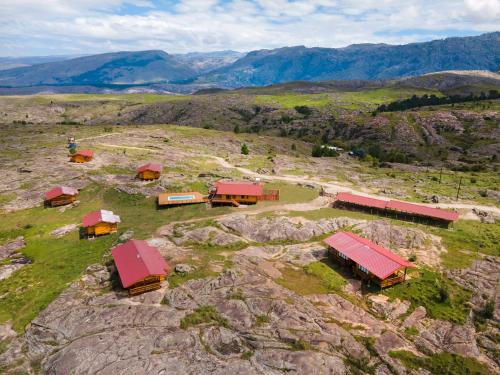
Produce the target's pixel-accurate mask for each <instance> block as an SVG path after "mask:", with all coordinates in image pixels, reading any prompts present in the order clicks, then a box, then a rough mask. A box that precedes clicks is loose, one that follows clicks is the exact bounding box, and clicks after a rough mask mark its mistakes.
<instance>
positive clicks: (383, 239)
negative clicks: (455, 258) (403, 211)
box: [356, 220, 445, 267]
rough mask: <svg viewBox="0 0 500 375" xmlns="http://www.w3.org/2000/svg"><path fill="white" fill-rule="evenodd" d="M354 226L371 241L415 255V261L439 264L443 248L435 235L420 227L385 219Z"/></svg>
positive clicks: (404, 254) (407, 255)
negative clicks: (401, 224)
mask: <svg viewBox="0 0 500 375" xmlns="http://www.w3.org/2000/svg"><path fill="white" fill-rule="evenodd" d="M356 227H357V228H359V229H360V230H361V231H362V233H363V235H364V236H365V237H367V238H369V239H370V240H372V241H373V242H375V243H378V244H380V245H382V246H385V247H387V248H390V249H393V250H394V251H395V252H397V253H399V254H400V255H402V256H404V257H406V258H409V257H410V256H416V262H417V263H420V264H424V265H426V266H432V267H438V266H439V265H440V254H441V252H443V251H445V250H444V249H443V247H442V245H441V239H440V238H439V237H437V236H433V235H430V234H426V233H424V232H423V231H422V230H420V229H415V228H411V227H405V226H399V225H392V223H391V222H390V221H386V220H373V221H368V222H363V223H361V224H359V225H357V226H356Z"/></svg>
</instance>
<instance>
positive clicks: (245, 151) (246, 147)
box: [241, 143, 250, 155]
mask: <svg viewBox="0 0 500 375" xmlns="http://www.w3.org/2000/svg"><path fill="white" fill-rule="evenodd" d="M241 153H242V154H243V155H248V154H249V153H250V151H249V150H248V146H247V144H246V143H243V144H242V145H241Z"/></svg>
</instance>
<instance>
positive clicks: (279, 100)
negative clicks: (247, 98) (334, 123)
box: [255, 94, 330, 108]
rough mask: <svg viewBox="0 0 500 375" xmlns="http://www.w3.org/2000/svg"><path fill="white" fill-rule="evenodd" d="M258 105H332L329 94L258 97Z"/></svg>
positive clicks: (292, 106) (256, 99) (290, 106)
mask: <svg viewBox="0 0 500 375" xmlns="http://www.w3.org/2000/svg"><path fill="white" fill-rule="evenodd" d="M255 102H256V104H277V105H279V106H281V107H283V108H294V107H296V106H301V105H306V106H308V107H324V106H326V105H328V104H329V103H330V99H329V97H328V95H327V94H282V95H258V96H256V97H255Z"/></svg>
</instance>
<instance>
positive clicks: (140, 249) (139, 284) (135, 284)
mask: <svg viewBox="0 0 500 375" xmlns="http://www.w3.org/2000/svg"><path fill="white" fill-rule="evenodd" d="M111 254H112V256H113V259H114V261H115V265H116V269H117V270H118V274H119V276H120V281H121V284H122V286H123V287H124V288H125V289H128V291H129V294H130V295H136V294H140V293H144V292H148V291H151V290H156V289H160V288H161V283H162V281H164V280H165V277H166V276H167V274H168V272H169V271H170V267H169V265H168V264H167V262H166V261H165V259H164V258H163V257H162V256H161V254H160V252H159V251H158V249H157V248H155V247H153V246H150V245H149V244H148V243H147V242H146V241H142V240H141V241H140V240H130V241H128V242H125V243H124V244H122V245H119V246H117V247H115V248H114V249H113V250H112V251H111Z"/></svg>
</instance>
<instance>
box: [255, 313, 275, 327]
mask: <svg viewBox="0 0 500 375" xmlns="http://www.w3.org/2000/svg"><path fill="white" fill-rule="evenodd" d="M270 321H271V319H269V317H268V316H267V315H257V316H256V317H255V325H256V326H257V327H261V326H263V325H264V324H267V323H269V322H270Z"/></svg>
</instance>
